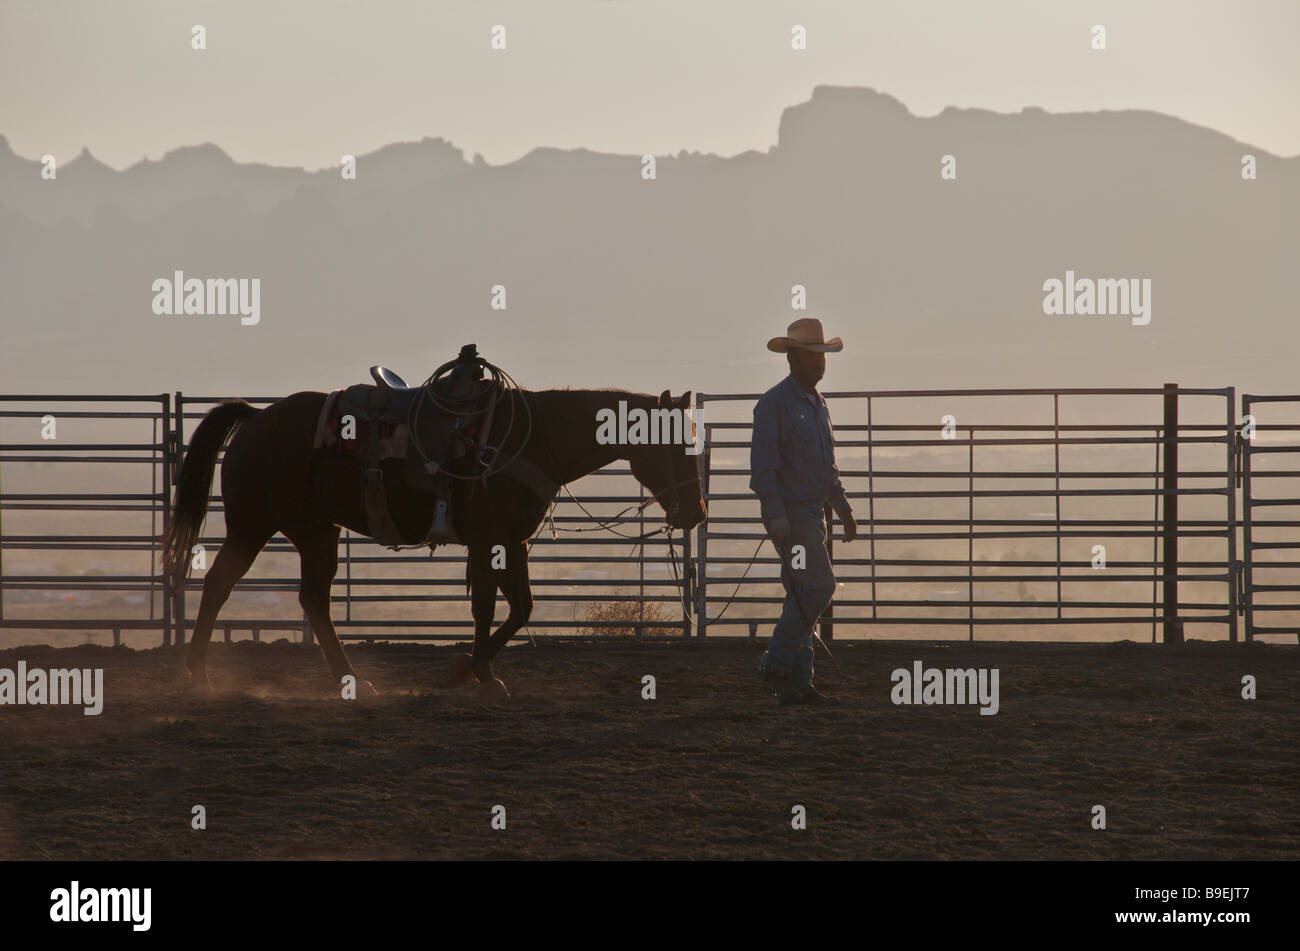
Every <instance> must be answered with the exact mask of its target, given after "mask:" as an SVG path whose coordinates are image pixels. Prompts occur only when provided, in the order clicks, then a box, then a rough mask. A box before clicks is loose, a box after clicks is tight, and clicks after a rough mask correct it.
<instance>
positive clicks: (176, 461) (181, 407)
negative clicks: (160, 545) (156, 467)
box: [172, 390, 190, 647]
mask: <svg viewBox="0 0 1300 951" xmlns="http://www.w3.org/2000/svg"><path fill="white" fill-rule="evenodd" d="M175 424H176V425H175V428H174V431H173V436H172V484H173V485H175V484H176V483H177V482H178V481H179V480H180V475H181V457H182V455H183V454H184V452H185V397H184V396H183V395H182V394H181V391H180V390H177V391H176V419H175ZM185 558H186V560H188V559H189V558H190V552H186V553H185ZM184 579H185V571H184V568H182V570H181V577H179V578H177V579H176V581H175V584H174V585H173V592H174V593H173V596H172V597H173V606H172V627H173V629H174V630H175V636H174V637H173V638H172V643H174V644H175V645H176V646H177V647H179V646H180V645H182V644H184V643H185V580H184Z"/></svg>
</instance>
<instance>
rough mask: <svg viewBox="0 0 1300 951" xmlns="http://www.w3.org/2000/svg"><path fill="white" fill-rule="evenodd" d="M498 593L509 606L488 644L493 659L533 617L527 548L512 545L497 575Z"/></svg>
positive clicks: (522, 544)
mask: <svg viewBox="0 0 1300 951" xmlns="http://www.w3.org/2000/svg"><path fill="white" fill-rule="evenodd" d="M499 583H500V586H501V593H502V594H503V595H505V598H506V603H507V604H509V605H510V613H509V614H508V615H507V616H506V619H505V620H504V621H502V622H501V626H500V627H499V628H497V629H496V633H494V634H493V635H492V638H491V640H490V641H488V659H489V660H493V659H495V658H496V656H497V654H499V653H501V648H503V647H505V646H506V643H507V642H508V641H509V640H510V638H512V637H514V636H515V634H516V633H517V632H518V631H519V629H520V628H521V627H523V626H524V625H525V624H527V623H528V619H529V618H530V617H532V614H533V589H532V586H531V585H530V584H529V581H528V546H527V544H525V543H523V542H520V543H519V544H518V545H512V546H511V551H510V553H509V557H508V558H507V559H506V567H505V569H504V570H503V571H502V572H501V579H500V582H499Z"/></svg>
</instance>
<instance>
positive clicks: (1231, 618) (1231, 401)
mask: <svg viewBox="0 0 1300 951" xmlns="http://www.w3.org/2000/svg"><path fill="white" fill-rule="evenodd" d="M1236 403H1237V388H1236V387H1235V386H1230V387H1228V428H1227V434H1228V640H1229V642H1231V643H1233V644H1235V643H1237V573H1238V572H1239V571H1240V567H1241V566H1240V565H1238V564H1237V485H1236V460H1237V406H1236Z"/></svg>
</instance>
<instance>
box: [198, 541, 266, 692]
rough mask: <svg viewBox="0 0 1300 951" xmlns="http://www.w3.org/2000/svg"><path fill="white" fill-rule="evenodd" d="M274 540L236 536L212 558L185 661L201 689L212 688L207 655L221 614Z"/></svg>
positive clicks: (204, 581) (204, 580)
mask: <svg viewBox="0 0 1300 951" xmlns="http://www.w3.org/2000/svg"><path fill="white" fill-rule="evenodd" d="M270 537H271V535H270V533H267V534H266V535H265V537H260V536H259V537H254V536H253V535H252V534H250V533H247V532H245V533H242V534H232V535H230V536H229V537H227V538H226V541H225V543H224V544H223V545H222V546H221V550H220V551H219V552H217V556H216V557H215V558H214V559H212V567H211V568H209V569H208V572H207V575H206V576H205V577H204V579H203V597H202V599H201V600H200V601H199V613H198V617H196V618H195V619H194V632H193V633H192V634H191V635H190V648H189V652H188V654H187V655H186V658H185V666H186V667H187V668H189V671H190V678H191V681H192V683H193V685H194V687H195V688H196V689H198V690H202V691H210V690H211V689H212V687H211V685H210V684H209V683H208V673H207V653H208V641H209V639H211V637H212V628H213V627H214V626H215V625H216V623H217V614H218V613H219V612H220V611H221V606H222V605H223V604H225V603H226V600H227V599H228V598H229V597H230V592H231V591H233V590H234V588H235V585H237V584H238V583H239V579H240V578H242V577H244V575H245V573H247V571H248V569H249V567H250V566H251V565H252V564H253V559H254V558H256V557H257V553H258V552H259V551H261V550H262V546H263V545H265V544H266V543H267V541H269V540H270Z"/></svg>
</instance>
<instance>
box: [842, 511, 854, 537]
mask: <svg viewBox="0 0 1300 951" xmlns="http://www.w3.org/2000/svg"><path fill="white" fill-rule="evenodd" d="M840 521H841V522H842V523H843V524H844V540H845V541H846V542H851V541H853V539H855V538H857V537H858V520H857V519H855V518H854V517H853V513H852V512H849V513H847V514H846V515H842V516H840Z"/></svg>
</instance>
